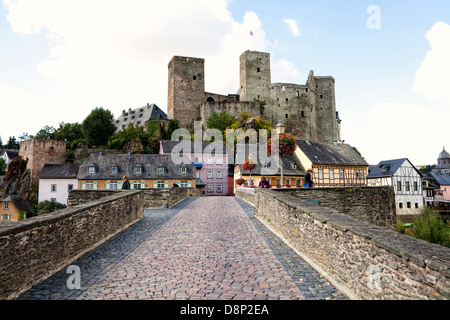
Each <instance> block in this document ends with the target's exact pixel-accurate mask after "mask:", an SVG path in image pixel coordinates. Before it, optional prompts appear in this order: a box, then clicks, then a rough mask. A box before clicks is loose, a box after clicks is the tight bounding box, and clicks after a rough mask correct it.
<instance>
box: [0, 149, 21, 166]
mask: <svg viewBox="0 0 450 320" xmlns="http://www.w3.org/2000/svg"><path fill="white" fill-rule="evenodd" d="M18 156H19V150H9V149H5V150H0V157H1V158H3V160H5V162H6V165H9V164H10V163H11V161H13V159H14V158H16V157H18Z"/></svg>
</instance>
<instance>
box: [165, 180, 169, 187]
mask: <svg viewBox="0 0 450 320" xmlns="http://www.w3.org/2000/svg"><path fill="white" fill-rule="evenodd" d="M164 188H166V189H168V188H169V181H164Z"/></svg>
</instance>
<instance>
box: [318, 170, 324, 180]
mask: <svg viewBox="0 0 450 320" xmlns="http://www.w3.org/2000/svg"><path fill="white" fill-rule="evenodd" d="M319 180H323V169H319Z"/></svg>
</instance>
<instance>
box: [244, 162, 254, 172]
mask: <svg viewBox="0 0 450 320" xmlns="http://www.w3.org/2000/svg"><path fill="white" fill-rule="evenodd" d="M255 168H256V162H255V161H253V160H247V161H245V162H244V164H243V165H242V169H244V171H252V170H254V169H255Z"/></svg>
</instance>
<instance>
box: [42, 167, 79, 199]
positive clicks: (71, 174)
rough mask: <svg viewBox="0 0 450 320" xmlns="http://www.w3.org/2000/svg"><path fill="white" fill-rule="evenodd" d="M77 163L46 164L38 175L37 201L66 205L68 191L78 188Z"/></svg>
mask: <svg viewBox="0 0 450 320" xmlns="http://www.w3.org/2000/svg"><path fill="white" fill-rule="evenodd" d="M78 167H79V166H78V165H74V164H46V165H44V168H43V169H42V171H41V173H40V175H39V196H38V201H39V202H43V201H45V200H48V201H54V202H59V203H62V204H65V205H67V204H68V200H69V191H70V190H72V189H78V179H77V174H78Z"/></svg>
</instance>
